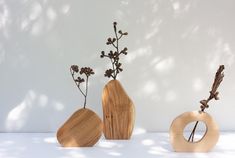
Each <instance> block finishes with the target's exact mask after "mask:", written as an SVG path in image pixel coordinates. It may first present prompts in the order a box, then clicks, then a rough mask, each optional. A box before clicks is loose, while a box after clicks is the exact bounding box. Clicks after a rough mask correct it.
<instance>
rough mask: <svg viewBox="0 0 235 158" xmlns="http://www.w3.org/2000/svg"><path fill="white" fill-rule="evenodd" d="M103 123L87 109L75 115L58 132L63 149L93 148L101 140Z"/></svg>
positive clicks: (58, 138)
mask: <svg viewBox="0 0 235 158" xmlns="http://www.w3.org/2000/svg"><path fill="white" fill-rule="evenodd" d="M101 134H102V121H101V119H100V118H99V116H98V115H97V114H96V113H95V112H93V111H92V110H89V109H87V108H85V109H84V108H82V109H80V110H78V111H76V112H75V113H73V115H72V116H71V117H70V118H69V119H68V120H67V121H66V122H65V123H64V124H63V125H62V126H61V127H60V128H59V130H58V131H57V140H58V142H59V143H60V144H61V145H62V146H63V147H91V146H93V145H94V144H96V142H97V141H98V140H99V139H100V136H101Z"/></svg>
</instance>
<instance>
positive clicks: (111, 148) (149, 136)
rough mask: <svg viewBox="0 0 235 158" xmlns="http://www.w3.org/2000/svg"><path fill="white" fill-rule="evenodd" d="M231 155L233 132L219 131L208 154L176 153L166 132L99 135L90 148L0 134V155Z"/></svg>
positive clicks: (43, 136)
mask: <svg viewBox="0 0 235 158" xmlns="http://www.w3.org/2000/svg"><path fill="white" fill-rule="evenodd" d="M112 157H113V158H114V157H117V158H118V157H124V158H137V157H139V158H157V157H159V158H164V157H165V158H235V132H234V133H233V132H222V133H221V135H220V139H219V142H218V143H217V145H216V146H215V148H214V149H213V150H212V151H211V152H209V153H176V152H173V150H172V148H171V145H170V144H169V135H168V133H136V134H134V135H133V137H132V139H131V140H129V141H126V140H125V141H124V140H119V141H118V140H115V141H114V140H105V139H104V138H102V139H101V140H100V141H99V142H98V143H97V144H96V145H95V146H94V147H91V148H62V147H60V145H59V144H58V143H57V140H56V137H55V133H0V158H112Z"/></svg>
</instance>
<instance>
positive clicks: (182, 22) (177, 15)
mask: <svg viewBox="0 0 235 158" xmlns="http://www.w3.org/2000/svg"><path fill="white" fill-rule="evenodd" d="M234 15H235V1H234V0H223V1H222V0H207V1H204V0H148V1H140V0H120V1H110V0H100V1H94V0H17V1H16V0H0V132H55V131H56V130H57V129H58V128H59V127H60V126H61V124H62V123H64V122H65V121H66V119H67V118H68V117H69V116H70V115H71V114H72V113H73V112H74V111H76V110H78V109H80V108H82V105H83V97H82V95H81V94H80V93H79V91H78V90H77V88H76V86H75V84H74V82H73V80H72V78H71V75H70V72H69V67H70V65H72V64H78V65H79V66H90V67H92V68H93V69H94V71H95V75H94V76H92V77H91V78H90V82H89V94H88V105H87V108H90V109H92V110H93V111H95V112H96V113H98V114H99V116H101V117H102V104H101V94H102V89H103V87H104V85H105V84H106V83H107V82H108V81H109V79H108V78H104V71H105V70H106V68H107V67H110V61H109V60H108V59H101V58H100V57H99V56H100V52H101V51H102V50H105V51H108V50H110V47H108V46H106V44H105V43H106V39H107V38H108V37H109V36H113V28H112V23H113V21H117V23H118V26H117V27H118V28H120V29H122V30H123V31H127V32H128V33H129V35H128V36H127V37H126V38H123V39H122V40H121V43H120V44H121V47H128V55H127V56H123V58H121V62H122V63H123V68H124V71H123V72H122V73H121V74H120V75H119V78H118V79H119V80H120V81H121V83H122V85H123V87H124V88H125V90H126V92H127V93H128V95H129V96H130V97H131V98H132V100H133V101H134V103H135V107H136V124H135V128H136V130H137V131H138V130H139V131H141V130H145V131H168V130H169V127H170V124H171V122H172V120H173V119H174V118H175V117H176V116H178V115H180V114H181V113H183V112H186V111H193V110H199V106H200V104H199V101H200V100H201V99H205V98H207V97H208V96H209V91H210V88H211V85H212V83H213V80H214V75H215V72H216V70H217V68H218V67H219V65H220V64H224V65H225V78H224V81H223V82H222V84H221V86H220V87H219V92H220V95H219V97H220V98H221V99H220V100H219V101H212V102H210V108H209V109H208V110H207V112H209V113H210V114H211V115H212V116H213V118H214V119H215V120H216V122H217V123H218V124H219V127H220V129H221V130H222V131H228V130H235V122H234V119H233V118H234V114H235V105H234V101H235V100H234V97H235V84H234V81H235V73H234V72H235V65H234V60H235V59H234V58H235V54H234V50H235V29H234V28H235V21H234Z"/></svg>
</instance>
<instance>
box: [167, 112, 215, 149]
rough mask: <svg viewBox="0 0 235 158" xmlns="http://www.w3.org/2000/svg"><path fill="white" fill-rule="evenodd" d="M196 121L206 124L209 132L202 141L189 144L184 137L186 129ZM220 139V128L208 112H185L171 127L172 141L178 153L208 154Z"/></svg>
mask: <svg viewBox="0 0 235 158" xmlns="http://www.w3.org/2000/svg"><path fill="white" fill-rule="evenodd" d="M194 121H202V122H204V123H205V125H206V127H207V130H206V133H205V135H204V136H203V137H202V139H201V140H199V141H197V142H188V141H187V140H186V139H185V138H184V135H183V132H184V128H185V127H186V125H187V124H189V123H191V122H194ZM218 139H219V129H218V126H217V124H216V122H215V121H214V120H213V119H212V117H211V116H210V115H209V114H208V113H206V112H199V111H192V112H185V113H183V114H181V115H180V116H178V117H176V118H175V120H174V121H173V122H172V124H171V127H170V141H171V144H172V147H173V148H174V150H175V151H176V152H208V151H210V150H211V149H212V148H213V147H214V146H215V145H216V143H217V141H218Z"/></svg>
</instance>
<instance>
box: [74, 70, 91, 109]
mask: <svg viewBox="0 0 235 158" xmlns="http://www.w3.org/2000/svg"><path fill="white" fill-rule="evenodd" d="M70 73H71V76H72V78H73V81H74V82H75V84H76V86H77V88H78V90H79V91H80V92H81V93H82V95H83V96H84V105H83V108H84V109H85V108H86V100H87V94H88V81H89V77H90V76H91V75H93V74H95V73H94V71H93V70H92V69H91V68H90V67H82V68H81V69H80V71H79V67H78V66H77V65H72V66H71V67H70ZM75 73H76V74H77V75H76V76H77V78H76V77H75ZM79 74H80V75H82V74H84V75H85V76H86V80H85V79H84V78H82V77H81V76H79ZM83 82H86V86H85V87H86V88H85V92H84V91H83V90H82V89H81V87H80V85H81V84H82V83H83Z"/></svg>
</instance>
